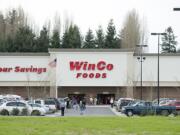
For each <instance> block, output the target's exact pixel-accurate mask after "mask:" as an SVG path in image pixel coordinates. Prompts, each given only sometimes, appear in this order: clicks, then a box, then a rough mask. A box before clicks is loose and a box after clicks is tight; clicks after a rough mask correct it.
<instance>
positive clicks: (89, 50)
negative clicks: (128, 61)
mask: <svg viewBox="0 0 180 135" xmlns="http://www.w3.org/2000/svg"><path fill="white" fill-rule="evenodd" d="M48 50H49V53H51V52H134V49H99V48H97V49H75V48H74V49H56V48H49V49H48Z"/></svg>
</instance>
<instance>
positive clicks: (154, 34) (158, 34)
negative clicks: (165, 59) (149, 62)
mask: <svg viewBox="0 0 180 135" xmlns="http://www.w3.org/2000/svg"><path fill="white" fill-rule="evenodd" d="M151 35H153V36H156V35H157V36H158V67H157V68H158V71H157V76H158V78H157V98H158V105H159V97H160V96H159V38H160V35H166V33H151Z"/></svg>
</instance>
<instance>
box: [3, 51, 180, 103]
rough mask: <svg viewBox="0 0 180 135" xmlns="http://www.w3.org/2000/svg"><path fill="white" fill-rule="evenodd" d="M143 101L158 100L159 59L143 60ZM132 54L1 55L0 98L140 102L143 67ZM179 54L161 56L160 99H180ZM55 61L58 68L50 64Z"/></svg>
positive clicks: (69, 52)
mask: <svg viewBox="0 0 180 135" xmlns="http://www.w3.org/2000/svg"><path fill="white" fill-rule="evenodd" d="M143 56H145V57H146V59H145V60H144V62H143V68H142V80H143V81H142V84H143V91H142V96H143V99H148V100H152V99H155V98H157V54H149V53H147V54H143ZM137 57H138V56H137V55H136V54H134V51H133V50H124V49H49V52H48V53H1V54H0V61H1V63H0V94H18V95H21V96H23V97H25V98H27V97H33V98H44V97H65V96H70V97H72V96H80V97H82V96H84V97H87V98H89V97H93V98H94V97H96V98H98V99H101V101H100V102H101V103H107V99H109V97H114V98H116V99H117V98H119V97H132V98H140V91H141V83H140V82H141V81H140V80H141V79H140V77H141V67H140V62H139V61H138V60H137ZM179 59H180V54H178V53H177V54H160V74H159V76H160V97H173V98H180V70H179V67H180V61H179ZM54 60H56V67H51V66H50V65H49V63H51V62H52V61H54Z"/></svg>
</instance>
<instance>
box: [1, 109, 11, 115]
mask: <svg viewBox="0 0 180 135" xmlns="http://www.w3.org/2000/svg"><path fill="white" fill-rule="evenodd" d="M0 113H1V115H9V112H8V110H5V109H3V110H2V111H1V112H0Z"/></svg>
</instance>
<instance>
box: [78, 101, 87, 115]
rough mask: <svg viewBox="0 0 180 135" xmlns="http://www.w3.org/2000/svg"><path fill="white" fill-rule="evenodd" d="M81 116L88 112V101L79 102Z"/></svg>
mask: <svg viewBox="0 0 180 135" xmlns="http://www.w3.org/2000/svg"><path fill="white" fill-rule="evenodd" d="M79 109H80V115H83V114H84V112H85V110H86V101H85V99H83V100H80V102H79Z"/></svg>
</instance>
